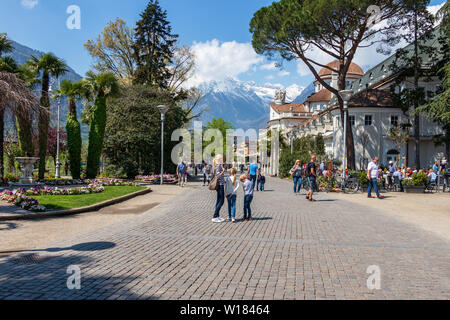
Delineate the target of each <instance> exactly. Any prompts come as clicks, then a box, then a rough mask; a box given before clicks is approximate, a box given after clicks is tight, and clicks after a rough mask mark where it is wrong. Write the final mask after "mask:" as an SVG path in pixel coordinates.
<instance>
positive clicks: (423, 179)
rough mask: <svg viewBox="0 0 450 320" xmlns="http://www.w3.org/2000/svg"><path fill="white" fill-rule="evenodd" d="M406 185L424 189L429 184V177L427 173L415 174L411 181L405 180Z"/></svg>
mask: <svg viewBox="0 0 450 320" xmlns="http://www.w3.org/2000/svg"><path fill="white" fill-rule="evenodd" d="M404 183H405V185H407V186H417V187H424V186H426V185H427V183H428V176H427V174H426V173H425V172H418V173H414V174H413V175H412V176H411V179H407V180H405V182H404Z"/></svg>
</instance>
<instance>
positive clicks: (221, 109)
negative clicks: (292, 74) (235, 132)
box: [199, 78, 303, 129]
mask: <svg viewBox="0 0 450 320" xmlns="http://www.w3.org/2000/svg"><path fill="white" fill-rule="evenodd" d="M199 88H200V89H201V90H202V91H203V93H204V98H203V99H202V100H201V103H200V108H203V109H205V108H206V109H207V111H206V112H204V114H203V115H202V117H201V120H202V121H203V122H204V124H205V125H206V123H207V122H208V121H210V120H211V119H212V118H219V117H221V118H223V119H225V120H227V121H230V122H231V123H232V124H233V126H234V127H235V128H236V129H238V128H242V129H249V128H254V129H260V128H264V127H265V126H266V125H267V121H268V120H269V103H270V102H272V101H273V100H274V96H275V92H276V91H277V90H280V89H285V90H286V100H287V102H291V101H293V100H294V99H295V98H296V97H297V96H298V95H300V94H301V92H302V91H303V88H302V87H300V86H298V85H296V84H294V85H292V86H290V87H288V88H283V86H282V85H280V84H272V83H265V84H264V85H259V84H257V83H256V82H253V81H248V82H244V81H239V80H235V79H231V78H229V79H225V80H222V81H212V82H209V83H205V84H202V85H200V87H199Z"/></svg>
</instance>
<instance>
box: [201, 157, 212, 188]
mask: <svg viewBox="0 0 450 320" xmlns="http://www.w3.org/2000/svg"><path fill="white" fill-rule="evenodd" d="M202 172H203V186H205V185H207V184H209V182H210V180H211V179H210V178H209V177H210V174H211V165H210V164H207V163H206V162H203V168H202Z"/></svg>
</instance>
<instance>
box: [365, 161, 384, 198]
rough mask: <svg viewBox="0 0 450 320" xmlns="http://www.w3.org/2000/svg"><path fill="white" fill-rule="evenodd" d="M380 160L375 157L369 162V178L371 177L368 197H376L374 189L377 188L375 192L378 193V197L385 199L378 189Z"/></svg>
mask: <svg viewBox="0 0 450 320" xmlns="http://www.w3.org/2000/svg"><path fill="white" fill-rule="evenodd" d="M378 161H379V158H378V157H375V158H374V159H373V161H371V162H370V163H369V165H368V166H367V179H369V188H368V194H367V197H368V198H375V197H372V189H373V190H375V193H376V194H377V197H378V199H383V196H382V195H381V194H380V192H379V190H378V174H379V172H378Z"/></svg>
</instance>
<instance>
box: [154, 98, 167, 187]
mask: <svg viewBox="0 0 450 320" xmlns="http://www.w3.org/2000/svg"><path fill="white" fill-rule="evenodd" d="M157 108H158V109H159V111H160V112H161V177H160V180H161V185H162V184H163V181H164V177H163V175H164V120H165V119H166V112H167V111H168V110H169V107H168V106H165V105H161V106H158V107H157Z"/></svg>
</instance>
